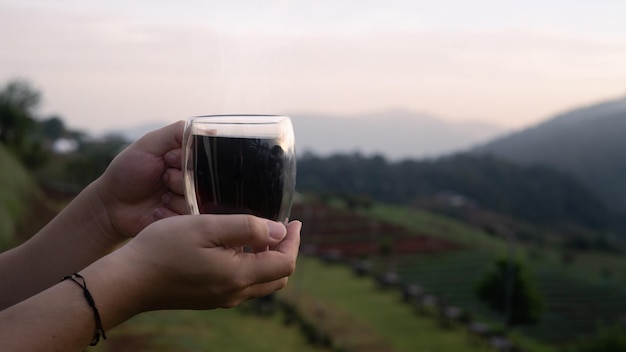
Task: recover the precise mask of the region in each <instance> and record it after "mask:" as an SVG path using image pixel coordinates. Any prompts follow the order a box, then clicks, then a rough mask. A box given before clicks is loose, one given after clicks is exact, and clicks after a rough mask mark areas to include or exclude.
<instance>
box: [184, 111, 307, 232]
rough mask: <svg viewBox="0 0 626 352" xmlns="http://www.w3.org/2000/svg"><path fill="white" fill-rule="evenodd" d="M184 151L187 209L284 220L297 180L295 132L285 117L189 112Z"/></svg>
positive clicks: (191, 211) (202, 212)
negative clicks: (191, 115)
mask: <svg viewBox="0 0 626 352" xmlns="http://www.w3.org/2000/svg"><path fill="white" fill-rule="evenodd" d="M183 154H184V155H183V179H184V184H185V199H186V201H187V205H188V207H189V211H190V213H191V214H252V215H256V216H259V217H263V218H266V219H270V220H274V221H280V222H286V221H287V220H288V218H289V213H290V211H291V204H292V200H293V195H294V192H295V183H296V155H295V137H294V133H293V126H292V124H291V120H290V119H289V117H287V116H275V115H212V116H197V117H190V118H189V119H187V123H186V125H185V131H184V134H183Z"/></svg>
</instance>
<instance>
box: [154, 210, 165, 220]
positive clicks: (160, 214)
mask: <svg viewBox="0 0 626 352" xmlns="http://www.w3.org/2000/svg"><path fill="white" fill-rule="evenodd" d="M152 215H153V216H154V218H155V219H157V220H160V219H163V218H164V217H165V213H164V212H163V210H161V209H154V211H153V212H152Z"/></svg>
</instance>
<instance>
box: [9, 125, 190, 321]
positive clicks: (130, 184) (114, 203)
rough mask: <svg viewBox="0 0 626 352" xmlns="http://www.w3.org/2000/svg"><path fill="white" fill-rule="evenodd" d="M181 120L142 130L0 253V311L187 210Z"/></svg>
mask: <svg viewBox="0 0 626 352" xmlns="http://www.w3.org/2000/svg"><path fill="white" fill-rule="evenodd" d="M182 132H183V123H182V122H178V123H175V124H171V125H169V126H167V127H164V128H162V129H160V130H157V131H154V132H151V133H149V134H148V135H146V136H144V137H143V138H141V139H140V140H138V141H137V142H135V143H134V144H132V145H131V146H129V147H128V148H127V149H126V150H124V151H123V152H122V153H120V155H118V156H117V157H116V158H115V159H114V160H113V162H112V163H111V165H109V167H108V168H107V170H106V171H105V173H104V174H103V175H102V176H101V177H100V178H99V179H98V180H96V181H94V182H93V183H92V184H91V185H89V186H88V187H87V188H86V189H84V190H83V191H82V192H81V193H80V194H79V195H78V196H77V197H76V198H75V199H74V200H73V201H72V202H71V203H70V204H69V205H68V206H67V207H66V208H65V209H64V210H63V211H62V212H61V213H60V214H59V215H58V216H56V217H55V218H54V219H53V220H52V221H51V222H50V223H49V224H47V225H46V226H45V227H44V228H43V229H42V230H41V231H39V233H37V234H36V235H35V236H33V237H32V238H31V239H30V240H28V241H26V242H25V243H24V244H22V245H21V246H19V247H16V248H14V249H12V250H9V251H7V252H5V253H2V254H0V285H2V287H11V288H12V289H11V290H3V292H1V293H0V310H1V309H4V308H6V307H9V306H11V305H13V304H15V303H17V302H19V301H21V300H23V299H26V298H28V297H30V296H32V295H34V294H36V293H38V292H41V291H42V290H44V289H46V288H48V287H50V286H52V285H54V284H55V283H57V282H58V280H60V278H62V277H63V276H65V275H68V274H71V273H73V272H76V271H79V270H81V269H82V268H84V267H86V266H87V265H89V264H91V263H93V262H94V261H95V260H97V259H99V258H101V257H102V256H103V255H106V254H107V253H109V252H111V251H112V250H113V249H115V248H116V247H118V246H119V245H121V244H122V243H124V242H125V241H126V240H128V239H129V238H132V237H133V236H134V235H136V234H137V233H138V232H139V231H141V230H142V229H143V228H145V227H146V226H147V225H149V224H151V223H152V222H153V221H155V220H158V219H160V218H163V217H168V216H171V215H176V214H182V213H185V212H186V209H185V206H184V198H183V196H182V193H183V190H182V181H181V179H182V175H181V172H180V155H181V149H180V147H181V139H182Z"/></svg>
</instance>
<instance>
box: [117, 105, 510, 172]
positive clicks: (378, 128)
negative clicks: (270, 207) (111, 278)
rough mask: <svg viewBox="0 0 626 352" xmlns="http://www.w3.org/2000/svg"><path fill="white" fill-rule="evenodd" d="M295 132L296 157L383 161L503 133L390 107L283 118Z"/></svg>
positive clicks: (133, 135)
mask: <svg viewBox="0 0 626 352" xmlns="http://www.w3.org/2000/svg"><path fill="white" fill-rule="evenodd" d="M288 115H289V116H290V117H291V119H292V121H293V125H294V130H295V134H296V150H297V152H298V154H299V155H302V154H303V153H306V152H310V153H313V154H316V155H319V156H328V155H331V154H338V153H355V152H358V153H362V154H364V155H373V154H377V155H382V156H384V157H385V158H389V159H394V160H397V159H421V158H430V157H438V156H442V155H446V154H450V153H453V152H457V151H460V150H466V149H468V148H471V147H474V146H476V145H478V144H480V143H484V142H486V141H488V140H490V139H492V138H494V137H496V136H498V135H501V134H502V133H504V132H505V131H506V130H505V129H504V128H503V127H499V126H495V125H491V124H486V123H480V122H447V121H445V120H443V119H439V118H437V117H434V116H431V115H428V114H422V113H415V112H410V111H407V110H402V109H390V110H386V111H380V112H371V113H364V114H354V115H332V114H325V113H315V114H313V113H292V114H288ZM165 124H166V123H149V124H144V125H140V126H136V127H134V128H129V129H125V130H123V131H110V133H112V134H119V135H122V136H124V137H126V138H128V139H129V140H135V139H137V138H139V137H141V136H143V135H144V134H145V133H147V132H149V131H151V130H153V129H157V128H159V127H162V126H164V125H165Z"/></svg>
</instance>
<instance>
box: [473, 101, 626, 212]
mask: <svg viewBox="0 0 626 352" xmlns="http://www.w3.org/2000/svg"><path fill="white" fill-rule="evenodd" d="M625 133H626V97H624V98H621V99H616V100H611V101H606V102H602V103H598V104H594V105H591V106H586V107H582V108H578V109H574V110H571V111H568V112H565V113H563V114H560V115H557V116H555V117H553V118H551V119H549V120H547V121H545V122H543V123H540V124H538V125H536V126H533V127H530V128H528V129H525V130H522V131H519V132H516V133H512V134H509V135H507V136H504V137H501V138H498V139H496V140H493V141H491V142H489V143H486V144H484V145H480V146H478V147H476V148H474V149H473V150H472V152H473V153H476V154H489V155H494V156H498V157H502V158H505V159H508V160H511V161H514V162H518V163H521V164H543V165H549V166H552V167H555V168H557V169H559V170H561V171H563V172H566V173H569V174H570V175H573V176H575V177H577V178H578V179H579V180H580V181H582V182H583V183H584V184H585V185H587V187H589V188H590V189H591V190H592V191H594V192H595V193H596V194H597V195H598V196H600V197H601V198H602V199H603V201H604V202H605V203H606V204H607V205H608V206H609V207H610V208H612V209H613V210H615V211H617V212H620V213H626V138H625Z"/></svg>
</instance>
